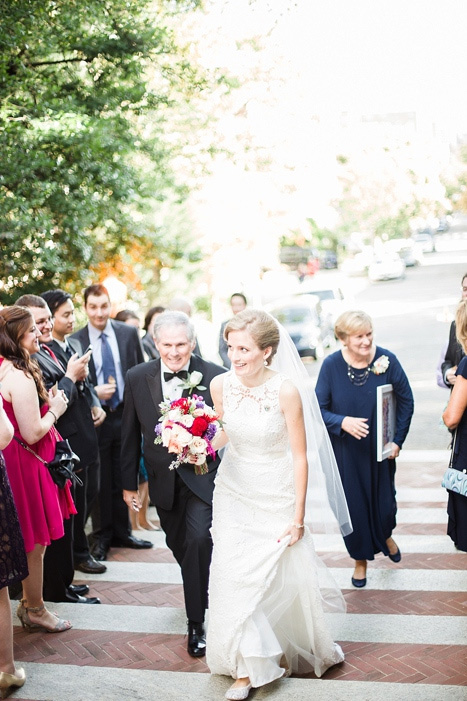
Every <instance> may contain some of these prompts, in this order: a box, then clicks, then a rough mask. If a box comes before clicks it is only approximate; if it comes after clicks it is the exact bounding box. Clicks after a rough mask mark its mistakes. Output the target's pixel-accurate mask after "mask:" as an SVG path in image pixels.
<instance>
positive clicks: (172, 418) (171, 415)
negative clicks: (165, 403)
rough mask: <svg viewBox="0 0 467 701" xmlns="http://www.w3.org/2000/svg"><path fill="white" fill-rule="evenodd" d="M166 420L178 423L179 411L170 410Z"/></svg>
mask: <svg viewBox="0 0 467 701" xmlns="http://www.w3.org/2000/svg"><path fill="white" fill-rule="evenodd" d="M166 418H167V419H168V420H169V421H178V420H179V419H180V409H171V410H170V411H169V412H168V414H167V417H166Z"/></svg>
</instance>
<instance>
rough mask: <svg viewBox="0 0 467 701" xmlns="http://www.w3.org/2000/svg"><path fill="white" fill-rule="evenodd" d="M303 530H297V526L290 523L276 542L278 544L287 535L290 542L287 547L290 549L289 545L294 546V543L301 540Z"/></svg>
mask: <svg viewBox="0 0 467 701" xmlns="http://www.w3.org/2000/svg"><path fill="white" fill-rule="evenodd" d="M304 530H305V529H304V528H297V526H296V525H295V524H294V523H291V524H290V526H288V527H287V529H286V530H285V531H284V532H283V534H282V535H281V537H280V538H279V540H278V541H277V542H278V543H280V542H281V540H282V539H283V538H285V537H286V536H288V535H289V536H290V541H289V545H288V547H290V546H291V545H295V543H296V542H297V541H298V540H301V539H302V538H303V532H304Z"/></svg>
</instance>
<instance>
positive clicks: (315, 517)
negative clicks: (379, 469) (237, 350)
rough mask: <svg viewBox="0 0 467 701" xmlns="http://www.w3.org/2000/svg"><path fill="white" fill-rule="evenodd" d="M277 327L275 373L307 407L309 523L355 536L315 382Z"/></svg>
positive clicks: (304, 407) (318, 529) (319, 528)
mask: <svg viewBox="0 0 467 701" xmlns="http://www.w3.org/2000/svg"><path fill="white" fill-rule="evenodd" d="M274 321H276V320H274ZM276 323H277V326H278V327H279V330H280V343H279V348H278V350H277V353H276V355H275V356H274V358H273V361H272V363H271V369H272V370H276V371H277V372H280V373H281V374H282V375H285V376H286V377H288V378H289V379H290V380H292V382H293V383H294V384H295V386H296V387H297V389H298V390H299V392H300V396H301V398H302V403H303V417H304V421H305V430H306V441H307V457H308V469H309V476H308V493H307V507H308V508H307V514H306V517H305V521H306V522H307V523H309V522H311V523H312V526H313V530H315V531H323V530H324V531H325V532H332V530H333V526H335V523H336V521H337V523H338V524H339V527H340V530H341V533H342V535H348V534H349V533H351V532H352V522H351V520H350V514H349V510H348V507H347V501H346V499H345V495H344V489H343V487H342V482H341V478H340V474H339V470H338V467H337V463H336V458H335V456H334V451H333V449H332V446H331V441H330V440H329V436H328V432H327V429H326V426H325V425H324V422H323V418H322V416H321V411H320V408H319V404H318V400H317V398H316V394H315V391H314V388H313V384H312V381H311V378H310V377H309V375H308V373H307V371H306V368H305V366H304V365H303V363H302V361H301V359H300V356H299V355H298V352H297V349H296V348H295V345H294V343H293V341H292V339H291V338H290V336H289V334H288V333H287V331H286V330H285V329H284V328H283V326H281V324H279V322H277V321H276ZM310 507H311V509H310ZM310 510H311V513H310Z"/></svg>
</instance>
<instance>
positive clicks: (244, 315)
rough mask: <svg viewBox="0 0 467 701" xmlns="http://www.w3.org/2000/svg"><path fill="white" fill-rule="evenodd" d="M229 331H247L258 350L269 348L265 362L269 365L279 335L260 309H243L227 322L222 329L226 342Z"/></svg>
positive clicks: (268, 315)
mask: <svg viewBox="0 0 467 701" xmlns="http://www.w3.org/2000/svg"><path fill="white" fill-rule="evenodd" d="M231 331H248V333H249V334H250V336H251V337H252V339H253V340H254V342H255V343H256V345H257V346H258V348H259V349H260V350H266V348H269V347H270V348H271V354H270V355H269V357H268V358H266V361H265V362H266V364H267V365H270V364H271V361H272V359H273V357H274V356H275V354H276V352H277V348H278V346H279V340H280V333H279V327H278V326H277V324H276V322H275V320H274V318H273V317H272V316H271V315H270V314H268V313H267V312H263V311H262V310H261V309H245V310H244V311H242V312H239V313H238V314H235V316H234V317H233V319H231V320H230V321H228V322H227V324H226V326H225V329H224V339H225V340H226V341H227V342H228V340H229V339H228V336H229V333H230V332H231Z"/></svg>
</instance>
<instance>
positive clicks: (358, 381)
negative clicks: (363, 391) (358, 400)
mask: <svg viewBox="0 0 467 701" xmlns="http://www.w3.org/2000/svg"><path fill="white" fill-rule="evenodd" d="M370 372H371V368H370V366H369V365H368V366H367V367H366V368H363V369H357V368H353V367H352V366H351V365H349V364H348V363H347V377H348V378H349V380H350V382H351V383H352V384H353V385H355V386H356V387H363V385H364V384H365V383H366V381H367V380H368V378H369V377H370Z"/></svg>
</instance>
